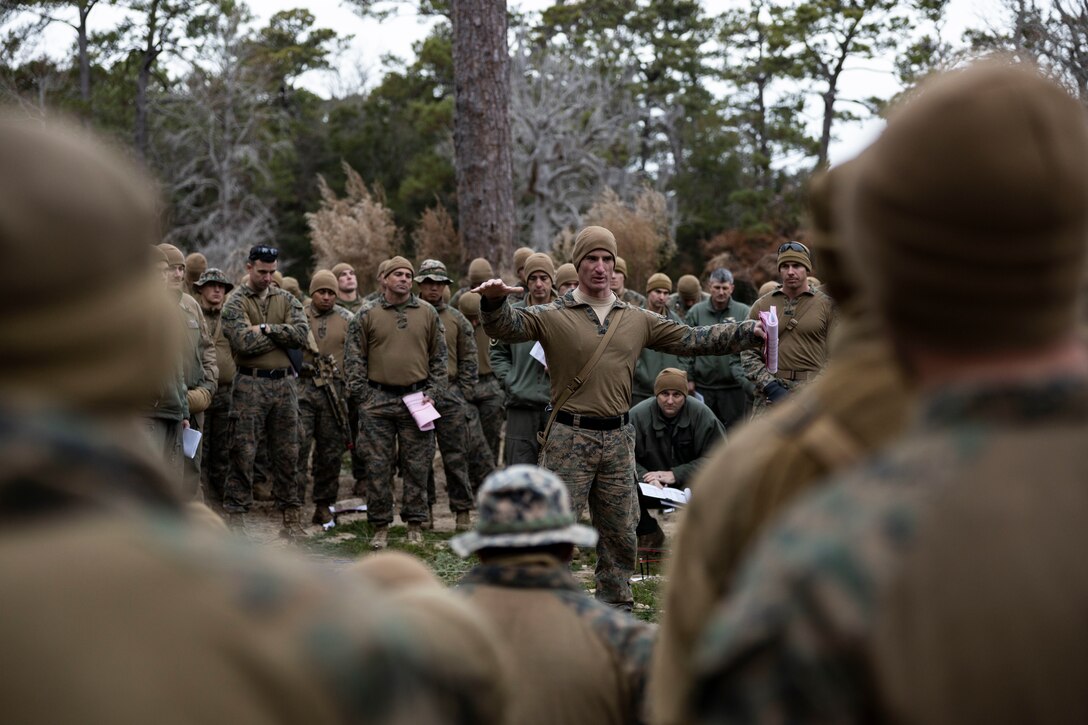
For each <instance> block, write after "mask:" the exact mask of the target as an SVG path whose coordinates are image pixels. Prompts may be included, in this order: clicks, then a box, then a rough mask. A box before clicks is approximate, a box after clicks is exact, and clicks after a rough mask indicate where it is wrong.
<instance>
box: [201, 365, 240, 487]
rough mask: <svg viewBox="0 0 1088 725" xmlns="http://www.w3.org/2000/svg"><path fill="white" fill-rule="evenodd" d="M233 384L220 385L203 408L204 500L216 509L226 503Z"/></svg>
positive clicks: (202, 483)
mask: <svg viewBox="0 0 1088 725" xmlns="http://www.w3.org/2000/svg"><path fill="white" fill-rule="evenodd" d="M233 388H234V385H233V384H226V385H220V386H219V389H218V390H216V391H215V395H213V396H212V404H211V406H210V407H209V408H208V409H207V410H205V411H204V429H203V431H202V433H203V437H202V438H201V440H200V442H201V445H202V446H203V448H204V452H203V455H202V457H201V461H200V484H201V486H202V488H203V489H204V503H206V504H208V505H209V506H211V507H212V508H213V509H222V507H223V489H224V487H225V485H226V482H227V475H228V474H229V473H230V400H231V391H232V390H233Z"/></svg>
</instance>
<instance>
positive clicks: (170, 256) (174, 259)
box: [159, 242, 185, 267]
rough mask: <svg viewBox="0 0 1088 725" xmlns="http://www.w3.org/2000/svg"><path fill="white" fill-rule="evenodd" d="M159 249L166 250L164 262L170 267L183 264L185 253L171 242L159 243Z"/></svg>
mask: <svg viewBox="0 0 1088 725" xmlns="http://www.w3.org/2000/svg"><path fill="white" fill-rule="evenodd" d="M159 249H161V250H162V251H164V252H166V263H167V264H169V265H170V266H171V267H176V266H177V265H179V264H180V265H182V266H185V255H184V254H182V253H181V250H180V249H178V248H177V247H175V246H174V245H173V244H167V243H166V242H163V243H162V244H160V245H159Z"/></svg>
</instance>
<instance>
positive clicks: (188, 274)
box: [185, 252, 208, 298]
mask: <svg viewBox="0 0 1088 725" xmlns="http://www.w3.org/2000/svg"><path fill="white" fill-rule="evenodd" d="M207 269H208V258H207V257H205V256H204V255H203V254H201V253H200V252H193V253H192V254H190V255H189V256H187V257H186V258H185V293H186V294H189V295H192V296H193V297H194V298H195V297H196V296H197V291H196V283H197V281H198V280H199V279H200V275H202V274H204V272H206V271H207Z"/></svg>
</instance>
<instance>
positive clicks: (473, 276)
mask: <svg viewBox="0 0 1088 725" xmlns="http://www.w3.org/2000/svg"><path fill="white" fill-rule="evenodd" d="M494 276H495V273H494V272H492V270H491V262H488V261H487V260H486V259H484V258H483V257H477V258H476V259H474V260H472V261H471V262H469V265H468V283H469V284H470V285H471V286H473V287H479V286H480V285H482V284H483V283H484V282H486V281H487V280H489V279H491V278H492V277H494Z"/></svg>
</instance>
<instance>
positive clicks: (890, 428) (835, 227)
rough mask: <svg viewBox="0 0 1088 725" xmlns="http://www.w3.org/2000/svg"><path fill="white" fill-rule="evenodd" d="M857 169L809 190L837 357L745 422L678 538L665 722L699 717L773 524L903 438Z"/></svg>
mask: <svg viewBox="0 0 1088 725" xmlns="http://www.w3.org/2000/svg"><path fill="white" fill-rule="evenodd" d="M850 168H851V164H847V165H845V166H839V167H835V168H834V169H832V171H831V172H830V173H829V174H827V175H825V176H822V177H818V178H817V179H816V180H815V181H814V182H813V183H812V185H811V187H810V189H809V199H810V204H811V216H812V221H813V225H814V227H815V229H814V232H815V234H816V246H817V249H818V250H819V253H820V259H821V266H822V268H823V270H824V272H825V278H826V279H827V286H828V290H829V293H830V294H833V295H834V296H835V299H836V300H837V302H836V304H837V306H838V314H839V316H840V319H839V322H838V323H837V327H836V329H835V332H834V335H833V338H832V342H831V355H830V359H829V361H828V364H827V368H826V369H825V370H824V372H823V373H822V374H821V375H820V377H818V378H817V379H816V380H815V381H813V383H812V384H811V385H809V386H807V387H806V388H805V389H804V390H801V391H799V392H798V393H797V395H795V396H792V397H791V398H790V399H788V400H786V401H785V402H783V403H782V405H780V406H776V407H775V408H773V409H772V410H769V411H768V412H767V413H766V414H765V415H762V416H760V417H758V418H756V419H755V420H752V421H750V422H748V423H746V424H745V425H743V426H741V427H739V428H738V429H737V430H735V431H734V432H733V433H732V434H731V436H730V439H729V441H728V443H727V444H726V445H724V446H722V447H721V448H719V449H718V450H717V451H716V452H715V453H714V455H713V456H712V457H711V460H710V462H709V464H708V465H707V466H706V468H705V470H704V471H703V472H702V473H700V474H699V475H698V476H697V477H696V480H695V485H694V487H693V488H694V494H693V498H692V501H691V504H690V505H689V506H688V507H687V510H686V511H685V513H684V521H683V524H682V525H681V527H680V530H679V532H678V533H677V535H676V537H675V541H674V542H673V547H672V550H673V557H672V561H671V562H670V565H669V570H668V574H669V584H668V586H667V588H666V592H665V599H666V607H665V616H664V618H663V620H662V624H661V632H662V638H661V643H660V646H659V647H658V650H657V655H656V660H655V662H654V672H655V675H654V680H653V688H654V692H655V697H654V705H655V706H656V708H657V710H658V713H657V717H656V720H657V721H658V722H661V723H670V724H676V723H686V722H690V720H691V715H690V712H687V711H686V710H685V709H684V708H685V698H686V697H687V695H688V693H689V692H690V677H691V669H692V652H693V649H694V647H695V643H696V640H697V638H698V635H699V632H700V631H701V630H702V628H703V626H704V625H705V623H706V621H707V619H708V618H709V616H710V613H711V611H712V609H713V607H714V605H715V604H716V602H717V601H718V600H719V599H720V598H721V597H722V596H724V595H725V594H727V593H728V592H729V590H730V588H731V587H732V584H733V581H734V578H735V577H736V574H737V571H738V568H739V566H740V564H741V562H742V561H743V557H744V555H745V554H746V553H747V551H748V549H749V547H750V546H751V545H752V544H753V543H754V542H755V540H756V537H757V536H758V535H759V533H760V532H761V531H762V529H763V527H764V526H765V524H766V523H767V522H768V521H770V520H771V518H773V517H774V516H776V515H777V514H778V513H780V511H781V510H782V509H783V508H784V507H785V506H787V505H788V504H790V503H791V502H793V501H794V499H795V498H796V497H798V496H800V495H801V494H802V493H804V492H805V491H807V490H809V489H810V488H812V487H814V486H816V485H817V484H818V483H820V482H822V481H823V480H824V479H825V478H826V477H827V476H828V475H829V474H832V473H835V472H837V471H841V470H844V469H847V468H849V467H851V466H853V465H855V464H857V463H859V462H860V461H861V460H862V458H863V457H865V456H867V455H869V454H871V453H873V452H874V451H876V450H878V449H879V448H881V447H883V446H884V445H885V444H887V443H888V442H890V441H892V440H893V439H894V438H895V437H897V436H898V435H900V434H901V432H902V431H903V428H904V426H905V424H906V421H907V417H908V407H909V406H908V394H907V390H906V386H905V384H904V382H903V380H902V376H901V374H900V372H899V370H898V368H897V366H896V364H895V362H894V359H893V357H894V356H893V351H892V347H891V344H890V342H889V340H888V337H887V335H886V334H885V332H884V330H883V329H882V325H881V324H880V322H879V321H878V320H877V319H876V316H875V314H874V313H873V309H872V308H873V304H872V299H871V297H870V295H868V294H862V293H861V291H860V290H859V280H857V279H856V277H855V274H856V273H854V272H853V271H852V270H851V269H850V267H849V264H848V259H847V255H846V250H845V249H844V248H843V244H842V241H841V233H842V230H841V227H842V222H841V220H839V219H838V218H837V217H836V214H835V213H833V208H832V205H833V202H834V201H835V200H836V199H837V198H838V197H839V196H841V195H842V188H843V184H844V178H845V175H846V174H848V173H849V170H850Z"/></svg>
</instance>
